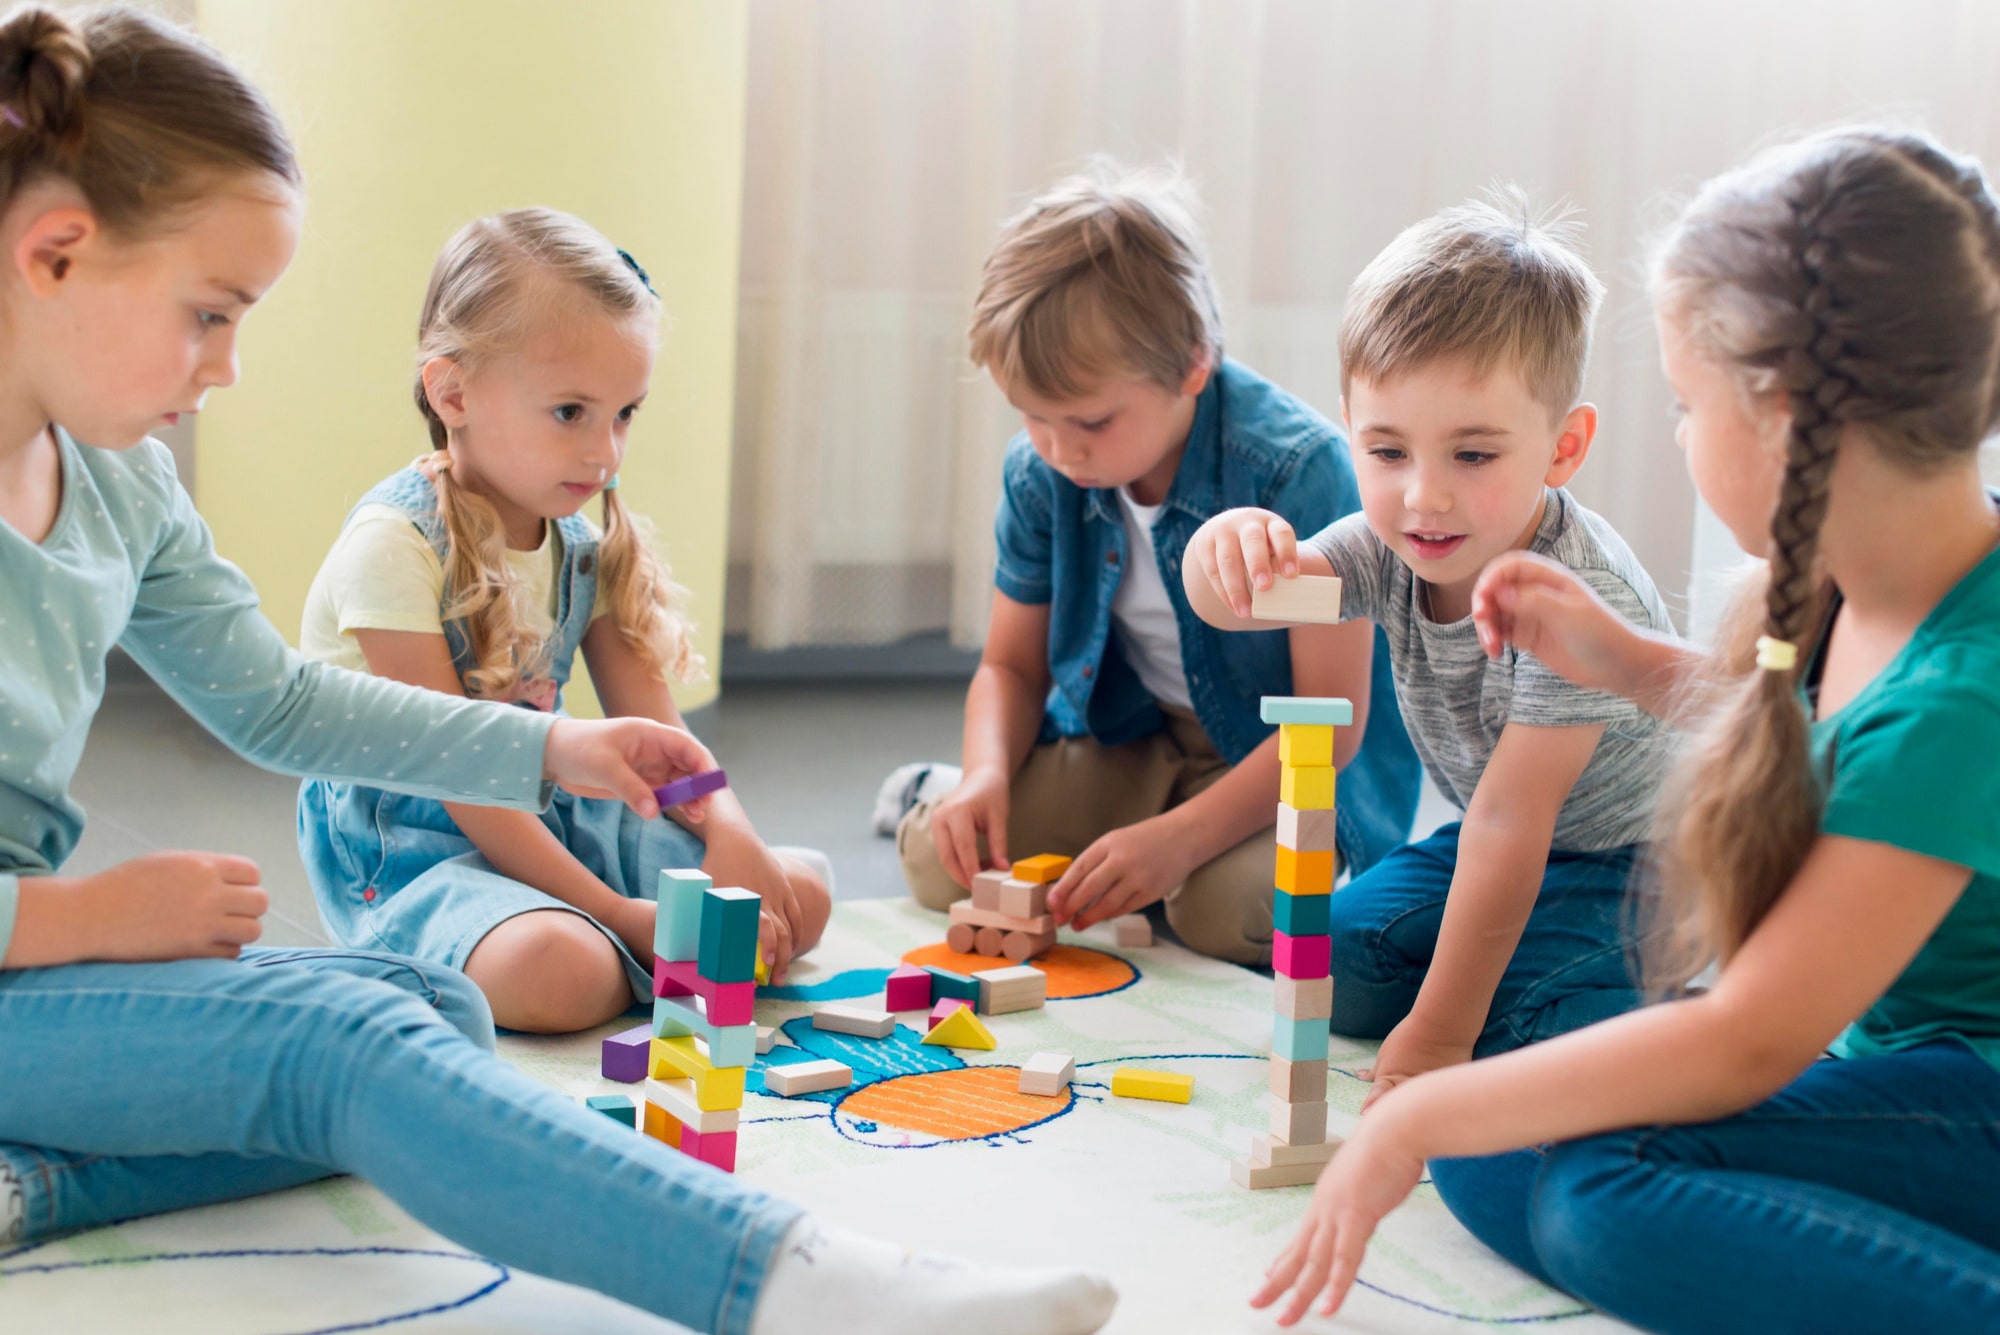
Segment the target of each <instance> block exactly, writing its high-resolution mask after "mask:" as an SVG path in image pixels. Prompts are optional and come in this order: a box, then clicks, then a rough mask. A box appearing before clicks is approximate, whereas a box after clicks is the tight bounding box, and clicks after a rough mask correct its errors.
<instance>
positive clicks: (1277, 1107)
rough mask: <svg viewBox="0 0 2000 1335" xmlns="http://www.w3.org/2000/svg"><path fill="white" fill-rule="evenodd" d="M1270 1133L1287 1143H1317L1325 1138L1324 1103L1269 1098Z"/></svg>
mask: <svg viewBox="0 0 2000 1335" xmlns="http://www.w3.org/2000/svg"><path fill="white" fill-rule="evenodd" d="M1271 1135H1272V1137H1273V1138H1274V1139H1277V1140H1282V1141H1284V1142H1285V1144H1287V1145H1317V1144H1319V1143H1320V1142H1321V1141H1323V1140H1325V1139H1326V1103H1325V1101H1324V1100H1322V1101H1320V1102H1318V1103H1286V1102H1284V1101H1283V1100H1282V1099H1272V1100H1271Z"/></svg>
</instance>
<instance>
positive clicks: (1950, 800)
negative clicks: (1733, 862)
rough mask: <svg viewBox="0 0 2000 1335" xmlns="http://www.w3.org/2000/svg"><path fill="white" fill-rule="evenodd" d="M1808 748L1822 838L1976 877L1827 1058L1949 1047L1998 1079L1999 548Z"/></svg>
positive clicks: (1886, 889) (1816, 731) (1825, 722)
mask: <svg viewBox="0 0 2000 1335" xmlns="http://www.w3.org/2000/svg"><path fill="white" fill-rule="evenodd" d="M1812 745H1813V752H1814V756H1815V760H1816V762H1817V764H1818V765H1819V766H1820V773H1821V774H1822V775H1823V776H1824V782H1825V791H1826V808H1825V812H1824V814H1823V815H1822V817H1821V820H1820V828H1821V829H1823V830H1824V831H1825V832H1826V833H1828V834H1838V835H1843V836H1845V837H1847V838H1850V839H1867V840H1869V841H1871V842H1874V843H1880V844H1889V845H1892V846H1894V847H1896V848H1904V849H1908V850H1909V851H1910V852H1912V853H1921V854H1923V855H1924V856H1926V857H1933V858H1937V859H1939V860H1941V861H1944V862H1951V863H1956V864H1957V865H1959V866H1961V867H1969V868H1970V869H1971V870H1972V881H1971V883H1970V884H1968V885H1967V886H1966V888H1965V893H1964V894H1962V895H1960V896H1959V899H1958V903H1957V904H1955V905H1954V906H1953V907H1952V910H1951V912H1950V913H1949V914H1948V915H1946V917H1945V920H1944V921H1943V922H1942V923H1940V924H1939V925H1938V929H1937V931H1936V932H1934V933H1932V935H1931V939H1930V940H1929V941H1927V942H1925V943H1924V948H1923V949H1922V950H1920V951H1918V952H1917V957H1916V958H1915V959H1913V960H1911V961H1910V965H1909V967H1908V968H1907V969H1905V970H1903V974H1902V976H1901V977H1900V978H1898V979H1897V980H1896V981H1895V983H1894V984H1893V985H1892V986H1891V987H1890V988H1889V990H1888V991H1887V992H1886V993H1884V994H1883V996H1882V999H1881V1000H1880V1001H1877V1002H1876V1003H1875V1004H1874V1005H1873V1006H1872V1007H1870V1008H1869V1010H1868V1012H1867V1014H1865V1015H1863V1016H1862V1017H1861V1018H1860V1019H1859V1020H1856V1021H1855V1022H1854V1023H1853V1024H1852V1025H1850V1026H1849V1027H1848V1029H1847V1032H1846V1033H1844V1034H1842V1035H1841V1036H1840V1038H1839V1039H1838V1040H1837V1041H1836V1042H1835V1043H1834V1045H1833V1052H1834V1055H1836V1056H1840V1057H1861V1056H1867V1055H1870V1054H1873V1053H1880V1052H1894V1051H1897V1050H1899V1049H1902V1048H1910V1047H1915V1046H1916V1045H1917V1044H1919V1043H1928V1042H1932V1041H1934V1040H1936V1039H1940V1038H1951V1039H1958V1040H1960V1041H1961V1042H1964V1043H1966V1044H1967V1045H1969V1046H1970V1047H1971V1048H1972V1049H1973V1050H1974V1051H1975V1052H1977V1053H1978V1054H1979V1055H1980V1056H1982V1057H1984V1058H1985V1059H1986V1060H1987V1061H1988V1062H1989V1063H1991V1064H1992V1065H1994V1066H1995V1067H2000V550H1996V551H1995V552H1993V553H1990V554H1988V556H1987V557H1986V559H1985V560H1984V561H1981V562H1980V563H1979V565H1978V566H1976V567H1974V568H1973V570H1972V572H1971V573H1970V574H1968V575H1967V576H1966V577H1965V578H1964V579H1962V580H1960V581H1959V582H1958V585H1957V586H1956V587H1955V588H1953V589H1952V590H1951V592H1950V593H1948V594H1946V595H1945V596H1944V599H1943V601H1941V602H1939V603H1938V605H1937V606H1936V607H1934V608H1932V609H1931V614H1930V615H1929V616H1928V617H1926V618H1925V619H1924V623H1923V624H1922V625H1921V626H1919V627H1917V633H1916V634H1915V635H1914V636H1912V637H1911V639H1910V642H1909V643H1908V644H1907V645H1905V646H1903V651H1902V652H1901V653H1900V654H1898V655H1897V656H1896V658H1895V659H1894V660H1893V661H1892V662H1891V663H1890V664H1889V666H1888V667H1886V668H1884V669H1883V670H1882V672H1881V673H1880V675H1878V676H1877V677H1876V678H1875V680H1873V681H1871V682H1869V683H1868V685H1867V686H1866V687H1864V688H1863V689H1862V691H1861V692H1860V694H1858V695H1856V696H1855V697H1854V698H1853V699H1852V700H1850V701H1849V702H1848V703H1847V704H1846V706H1845V707H1843V708H1842V709H1840V710H1839V711H1838V712H1837V713H1835V714H1833V715H1831V716H1830V717H1828V718H1825V719H1821V720H1819V721H1818V722H1816V723H1815V724H1814V725H1813V729H1812ZM1882 893H1884V894H1888V895H1893V894H1895V893H1896V887H1895V886H1893V885H1885V886H1883V887H1882Z"/></svg>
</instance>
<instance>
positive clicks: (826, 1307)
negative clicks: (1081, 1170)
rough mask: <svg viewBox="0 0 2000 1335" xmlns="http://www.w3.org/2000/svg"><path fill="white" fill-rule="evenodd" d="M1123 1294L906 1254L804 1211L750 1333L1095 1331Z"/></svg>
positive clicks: (1105, 1285) (1065, 1276)
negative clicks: (805, 1213) (806, 1213)
mask: <svg viewBox="0 0 2000 1335" xmlns="http://www.w3.org/2000/svg"><path fill="white" fill-rule="evenodd" d="M1117 1303H1118V1291H1117V1290H1116V1289H1114V1288H1112V1287H1111V1282H1110V1281H1109V1280H1107V1279H1103V1278H1101V1277H1099V1276H1097V1275H1091V1274H1086V1273H1084V1272H1083V1271H1081V1270H1015V1269H1012V1268H1010V1267H1003V1266H991V1265H984V1264H982V1263H980V1262H978V1261H962V1260H959V1259H958V1258H956V1257H950V1256H937V1255H933V1254H932V1253H930V1252H912V1251H906V1250H904V1249H903V1248H901V1247H898V1246H896V1245H895V1244H893V1243H889V1242H883V1241H881V1240H879V1239H877V1238H871V1237H867V1236H865V1235H863V1234H860V1233H854V1232H851V1231H849V1230H847V1229H844V1228H835V1227H834V1226H833V1225H831V1224H826V1223H822V1222H821V1221H820V1220H818V1219H815V1218H813V1217H812V1216H811V1215H805V1216H802V1217H801V1218H800V1219H799V1220H798V1221H797V1222H796V1223H794V1224H793V1225H792V1226H791V1228H789V1229H788V1230H786V1232H785V1236H784V1239H783V1240H782V1241H781V1242H779V1244H778V1250H777V1254H776V1255H774V1256H773V1257H772V1258H771V1268H770V1270H769V1271H767V1272H766V1273H765V1276H764V1291H763V1293H762V1294H760V1295H759V1296H758V1299H757V1310H756V1313H755V1314H754V1315H753V1316H752V1317H751V1320H750V1335H799V1333H800V1332H807V1331H812V1332H818V1331H827V1330H866V1331H868V1332H869V1335H934V1332H937V1331H950V1332H952V1335H1088V1332H1090V1331H1094V1330H1097V1329H1098V1328H1099V1327H1101V1326H1102V1325H1103V1324H1104V1323H1105V1322H1106V1321H1107V1320H1109V1319H1110V1316H1111V1309H1112V1308H1113V1307H1115V1306H1117Z"/></svg>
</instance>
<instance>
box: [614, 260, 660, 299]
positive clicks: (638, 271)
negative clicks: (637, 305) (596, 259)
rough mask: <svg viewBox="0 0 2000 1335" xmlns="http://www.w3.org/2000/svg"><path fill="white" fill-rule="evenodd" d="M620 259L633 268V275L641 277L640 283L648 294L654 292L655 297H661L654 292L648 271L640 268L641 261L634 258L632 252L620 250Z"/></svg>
mask: <svg viewBox="0 0 2000 1335" xmlns="http://www.w3.org/2000/svg"><path fill="white" fill-rule="evenodd" d="M618 258H619V259H621V260H623V261H625V263H626V264H627V265H628V266H629V267H630V268H631V270H632V272H633V273H635V274H638V275H639V283H640V285H641V286H642V287H644V288H645V289H646V290H647V291H648V292H652V293H653V295H654V296H656V297H657V296H659V295H660V294H659V293H657V292H653V280H652V279H651V278H648V277H647V276H646V271H645V270H644V269H641V268H640V267H639V261H637V260H635V259H633V258H632V252H631V251H629V250H620V251H619V252H618Z"/></svg>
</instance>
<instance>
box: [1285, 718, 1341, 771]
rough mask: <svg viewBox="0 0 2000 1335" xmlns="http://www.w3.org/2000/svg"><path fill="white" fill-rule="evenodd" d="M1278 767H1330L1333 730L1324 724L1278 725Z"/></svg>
mask: <svg viewBox="0 0 2000 1335" xmlns="http://www.w3.org/2000/svg"><path fill="white" fill-rule="evenodd" d="M1278 763H1279V764H1280V765H1291V766H1295V767H1297V766H1305V765H1331V764H1332V763H1333V729H1332V728H1331V727H1329V726H1328V725H1326V724H1324V723H1280V724H1279V725H1278Z"/></svg>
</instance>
